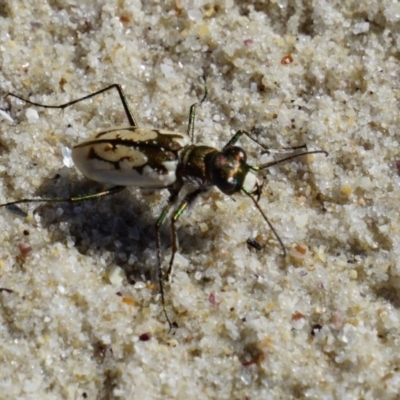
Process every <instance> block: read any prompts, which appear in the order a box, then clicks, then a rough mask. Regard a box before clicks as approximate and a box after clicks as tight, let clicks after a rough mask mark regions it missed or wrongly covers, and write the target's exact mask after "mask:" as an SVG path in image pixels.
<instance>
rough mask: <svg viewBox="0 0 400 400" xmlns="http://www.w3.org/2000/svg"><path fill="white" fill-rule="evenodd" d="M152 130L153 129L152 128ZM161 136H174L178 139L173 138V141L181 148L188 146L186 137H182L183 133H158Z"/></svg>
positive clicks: (161, 131) (188, 142) (162, 131)
mask: <svg viewBox="0 0 400 400" xmlns="http://www.w3.org/2000/svg"><path fill="white" fill-rule="evenodd" d="M153 129H154V128H153ZM158 132H159V133H160V134H161V135H175V136H179V137H174V138H173V140H174V141H175V142H177V143H178V144H179V145H180V146H181V147H182V148H183V147H185V146H187V145H188V144H190V141H189V137H188V135H184V134H183V133H179V132H174V131H164V130H159V131H158Z"/></svg>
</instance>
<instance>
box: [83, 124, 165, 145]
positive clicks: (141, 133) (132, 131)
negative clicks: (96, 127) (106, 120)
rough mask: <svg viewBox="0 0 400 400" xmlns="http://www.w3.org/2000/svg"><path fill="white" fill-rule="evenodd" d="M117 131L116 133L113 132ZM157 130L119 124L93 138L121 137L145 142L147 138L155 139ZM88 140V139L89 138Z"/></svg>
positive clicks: (108, 138)
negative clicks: (119, 125) (117, 126)
mask: <svg viewBox="0 0 400 400" xmlns="http://www.w3.org/2000/svg"><path fill="white" fill-rule="evenodd" d="M115 132H118V133H115ZM157 137H158V134H157V132H156V131H155V130H154V128H153V129H151V128H135V127H128V126H121V127H119V128H112V129H107V130H106V131H101V132H99V133H97V134H96V135H95V136H94V137H93V138H92V140H94V139H100V138H101V139H103V140H115V139H121V140H126V141H129V142H146V141H148V140H153V139H157ZM89 141H90V140H89Z"/></svg>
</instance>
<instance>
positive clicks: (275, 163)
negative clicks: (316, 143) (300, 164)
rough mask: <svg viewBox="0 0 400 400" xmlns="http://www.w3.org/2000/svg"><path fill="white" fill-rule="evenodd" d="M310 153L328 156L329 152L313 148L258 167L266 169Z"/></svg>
mask: <svg viewBox="0 0 400 400" xmlns="http://www.w3.org/2000/svg"><path fill="white" fill-rule="evenodd" d="M309 154H325V155H326V156H328V152H326V151H325V150H313V151H305V152H303V153H299V154H293V155H291V156H288V157H285V158H281V159H280V160H275V161H270V162H267V163H265V164H261V165H259V166H258V167H257V169H258V170H262V169H266V168H269V167H272V166H274V165H277V164H280V163H283V162H285V161H290V160H293V159H294V158H298V157H302V156H307V155H309Z"/></svg>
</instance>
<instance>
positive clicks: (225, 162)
mask: <svg viewBox="0 0 400 400" xmlns="http://www.w3.org/2000/svg"><path fill="white" fill-rule="evenodd" d="M112 89H116V90H117V92H118V95H119V97H120V100H121V103H122V106H123V108H124V111H125V115H126V117H127V119H128V122H129V125H127V126H124V127H118V128H117V127H115V128H110V129H107V130H104V131H101V132H99V133H97V134H96V135H94V136H93V137H92V138H90V139H89V140H87V141H84V142H82V143H79V144H77V145H76V146H74V147H73V148H72V160H73V162H74V164H75V165H76V167H77V168H78V169H79V170H80V172H81V173H82V174H83V175H84V176H85V177H86V178H89V179H91V180H93V181H97V182H100V183H104V184H109V185H113V186H112V187H111V188H110V189H107V190H104V191H101V192H98V193H91V194H85V195H80V196H75V197H70V198H53V199H51V198H39V199H21V200H16V201H11V202H8V203H4V204H0V207H9V208H13V207H14V206H16V205H17V204H22V203H33V202H49V203H55V202H78V201H84V200H89V199H96V198H99V197H103V196H108V195H111V194H115V193H117V192H120V191H121V190H123V189H125V187H127V186H136V187H139V188H150V189H168V191H169V198H168V201H167V204H166V205H165V206H164V208H163V209H162V211H161V214H160V216H159V217H158V219H157V221H156V223H155V240H156V248H157V267H156V268H157V277H158V283H159V290H160V294H161V302H162V308H163V313H164V315H165V318H166V320H167V322H168V325H169V328H170V330H171V329H172V327H173V326H174V325H175V324H172V323H171V320H170V319H169V316H168V313H167V309H166V304H165V293H164V284H163V282H164V280H166V281H168V280H169V277H170V274H171V270H172V266H173V264H174V258H175V254H176V252H177V251H178V243H177V232H176V226H175V224H176V222H177V221H178V219H179V218H180V217H181V215H182V214H183V212H184V211H185V210H186V209H187V208H188V207H189V206H190V205H191V204H192V203H193V202H194V200H195V199H196V197H197V196H198V195H200V194H201V193H204V192H206V191H208V190H209V189H210V188H211V187H212V186H217V188H218V189H219V190H220V191H221V192H222V193H224V194H226V195H228V196H232V195H234V194H236V193H238V192H242V193H244V194H245V195H246V196H247V197H248V198H250V199H251V201H252V202H253V204H254V206H255V207H256V208H257V210H258V211H259V212H260V214H261V216H262V218H263V219H264V221H265V222H266V224H267V225H268V226H269V228H270V229H271V231H272V232H273V234H274V235H275V237H276V239H277V240H278V243H279V245H280V246H281V248H282V253H283V256H286V250H285V246H284V244H283V242H282V240H281V238H280V237H279V235H278V233H277V232H276V230H275V229H274V227H273V226H272V224H271V223H270V221H269V220H268V218H267V216H266V215H265V213H264V211H263V210H262V209H261V207H260V205H259V200H260V196H261V194H262V188H263V180H262V179H259V178H258V177H257V173H258V172H260V171H262V170H264V169H266V168H269V167H272V166H274V165H277V164H280V163H282V162H285V161H289V160H293V159H294V158H297V157H301V156H304V155H308V154H318V153H322V154H325V155H327V154H328V153H327V152H326V151H322V150H316V151H303V152H300V153H297V154H292V155H290V156H288V157H285V158H283V159H280V160H276V161H272V162H267V163H264V164H261V165H258V166H252V165H249V164H247V155H246V152H245V151H244V150H243V149H242V148H241V147H238V146H236V143H237V142H238V140H239V139H240V138H241V137H242V136H243V135H244V136H247V137H248V138H249V139H251V140H253V141H254V142H255V143H257V144H258V145H259V146H261V147H262V148H263V149H264V150H266V148H265V146H263V145H262V144H261V143H259V142H258V141H257V140H256V139H255V138H253V137H252V136H251V135H250V134H249V133H248V132H247V131H245V130H239V131H237V132H236V134H235V135H234V136H233V137H232V138H231V139H230V140H229V141H228V143H226V144H225V146H224V147H223V148H222V151H219V150H217V149H215V148H213V147H209V146H203V145H196V144H194V122H195V113H196V107H197V106H199V105H201V104H202V103H203V102H204V101H205V99H206V97H207V86H206V85H204V95H203V97H202V99H201V100H200V101H199V102H196V103H194V104H192V105H191V106H190V109H189V120H188V126H187V130H186V134H182V133H177V132H171V131H165V130H160V129H155V128H140V127H139V126H138V124H137V122H136V120H135V118H134V117H133V115H132V112H131V110H130V107H129V105H128V102H127V100H126V96H125V94H124V91H123V90H122V87H121V86H120V85H119V84H113V85H110V86H107V87H105V88H103V89H101V90H98V91H96V92H94V93H91V94H89V95H87V96H84V97H80V98H79V99H76V100H73V101H69V102H68V103H65V104H61V105H45V104H39V103H35V102H33V101H30V100H27V99H24V98H22V97H20V96H18V95H16V94H13V93H8V94H7V96H6V97H8V96H11V97H15V98H17V99H19V100H22V101H24V102H25V103H28V104H31V105H33V106H38V107H43V108H57V109H65V108H67V107H69V106H71V105H73V104H76V103H78V102H80V101H83V100H87V99H90V98H92V97H94V96H97V95H99V94H101V93H104V92H106V91H109V90H112ZM185 183H187V184H191V186H192V191H189V192H188V194H186V195H185V196H184V197H183V199H181V201H180V202H179V203H178V207H177V208H176V209H175V211H174V212H173V214H172V217H171V235H172V254H171V258H170V261H169V266H168V269H167V271H166V272H163V270H162V268H161V267H162V265H161V246H160V227H161V225H162V224H163V222H164V221H165V219H166V217H167V215H168V213H169V211H170V209H171V207H172V205H173V204H174V203H175V202H176V201H178V198H179V193H180V192H181V189H182V188H183V186H184V184H185Z"/></svg>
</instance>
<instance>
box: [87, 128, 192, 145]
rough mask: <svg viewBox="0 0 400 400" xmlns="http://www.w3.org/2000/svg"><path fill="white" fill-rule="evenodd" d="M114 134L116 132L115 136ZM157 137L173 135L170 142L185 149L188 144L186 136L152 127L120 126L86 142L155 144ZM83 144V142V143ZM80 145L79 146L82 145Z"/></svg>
mask: <svg viewBox="0 0 400 400" xmlns="http://www.w3.org/2000/svg"><path fill="white" fill-rule="evenodd" d="M115 132H118V133H117V134H115ZM159 135H174V136H175V137H174V138H173V139H172V141H175V142H176V143H178V144H179V145H180V146H181V147H185V146H187V145H188V144H189V138H188V137H187V135H185V134H183V133H179V132H174V131H166V130H162V129H154V128H152V127H144V128H143V127H140V128H138V127H132V126H131V127H129V126H121V127H118V128H112V129H107V130H106V131H101V132H99V133H97V134H96V135H95V136H93V137H92V138H91V139H89V140H87V141H86V142H92V141H94V140H98V139H102V140H115V139H121V140H125V141H128V142H146V141H151V140H154V144H156V143H157V138H158V137H159ZM84 143H85V142H84ZM84 143H81V144H80V145H82V144H84Z"/></svg>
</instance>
